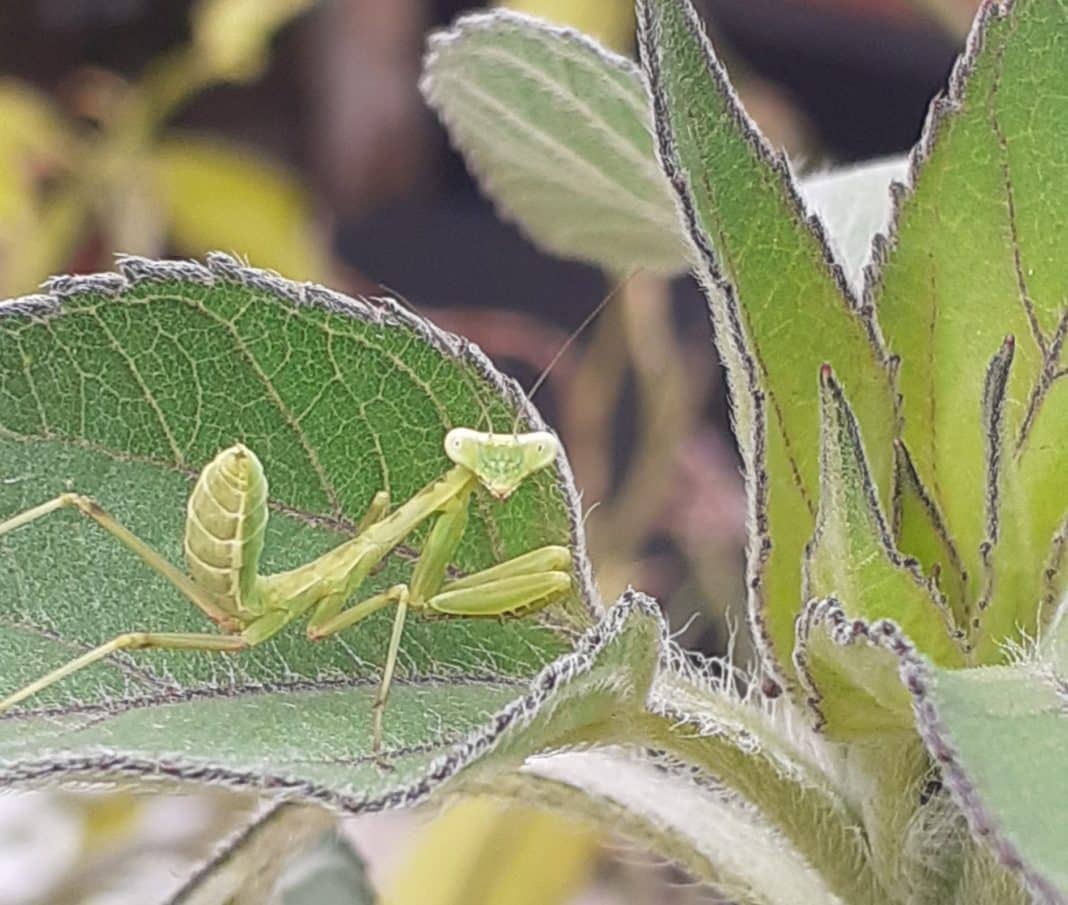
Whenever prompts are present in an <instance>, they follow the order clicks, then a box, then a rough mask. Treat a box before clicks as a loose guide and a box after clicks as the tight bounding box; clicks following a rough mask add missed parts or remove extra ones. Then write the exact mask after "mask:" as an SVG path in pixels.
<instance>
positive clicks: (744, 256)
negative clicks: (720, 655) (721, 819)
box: [638, 0, 896, 671]
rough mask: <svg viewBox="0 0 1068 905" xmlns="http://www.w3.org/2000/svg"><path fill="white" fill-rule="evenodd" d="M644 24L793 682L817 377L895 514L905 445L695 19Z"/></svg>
mask: <svg viewBox="0 0 1068 905" xmlns="http://www.w3.org/2000/svg"><path fill="white" fill-rule="evenodd" d="M638 18H639V26H640V32H639V36H640V43H641V47H642V59H643V65H644V67H645V72H646V75H647V77H648V81H649V85H650V89H651V91H652V94H653V110H654V115H655V120H656V124H655V128H656V137H657V142H658V147H659V153H660V158H661V161H662V164H663V166H664V168H665V170H666V172H667V173H668V176H669V178H670V180H671V182H672V185H673V186H674V188H675V190H676V193H677V195H678V198H679V201H680V204H681V207H682V210H683V213H684V219H685V221H686V225H687V228H688V230H689V234H690V237H691V239H692V241H693V244H694V247H695V249H696V251H697V253H698V258H699V266H698V271H697V273H698V276H699V278H700V279H701V281H702V283H703V285H704V287H705V290H706V293H707V295H708V297H709V302H710V306H711V310H712V319H713V321H714V323H715V328H716V336H717V341H718V344H719V350H720V357H721V359H722V360H723V362H724V363H725V365H726V367H727V370H728V379H729V385H730V389H731V395H732V399H733V404H734V416H735V433H736V435H737V436H738V438H739V443H740V445H741V448H742V455H743V460H744V463H745V469H746V476H747V482H748V485H749V487H748V495H749V500H750V524H751V525H752V526H753V533H752V536H751V538H750V557H749V560H750V561H749V582H750V589H751V600H750V612H751V614H752V615H751V618H752V619H753V621H754V622H755V627H756V629H757V635H758V640H759V642H760V643H761V644H762V645H763V647H764V648H765V652H766V654H768V655H769V656H770V658H771V659H772V662H776V663H777V664H778V667H779V668H780V670H783V671H785V669H786V668H787V667H786V666H785V664H787V663H788V661H789V657H790V651H791V647H792V643H793V630H794V619H795V618H796V616H797V613H798V611H799V609H800V605H801V601H800V597H799V594H798V591H799V587H800V579H801V575H800V562H801V553H802V550H803V548H804V546H805V543H806V541H807V540H808V538H809V536H810V534H811V531H812V525H813V522H814V519H815V515H816V503H817V492H818V491H817V483H818V467H817V460H816V458H817V438H818V414H817V406H816V405H815V402H816V399H815V385H816V381H815V376H816V373H817V371H818V369H819V367H820V365H821V364H822V363H823V362H830V363H832V364H833V365H834V367H835V368H836V369H837V370H838V372H839V373H841V374H842V375H843V380H844V381H845V382H846V384H847V385H848V386H849V388H850V393H851V395H852V396H853V399H854V405H855V407H856V411H857V415H858V418H859V419H860V421H861V425H862V427H863V432H864V436H865V437H866V438H867V442H868V450H869V458H870V464H871V470H872V475H873V479H874V483H875V485H876V487H878V488H879V493H880V496H881V498H882V500H883V503H884V504H886V503H887V502H888V501H889V499H890V491H891V477H892V468H893V461H892V445H891V443H892V440H893V437H894V433H895V430H896V425H895V418H894V415H893V398H892V394H891V389H890V381H889V375H888V371H887V367H886V361H885V360H884V355H883V351H882V349H881V346H880V339H879V336H878V329H877V327H876V326H875V323H874V321H873V320H872V317H871V312H870V311H869V310H865V309H860V308H858V307H857V306H856V304H855V301H854V299H853V298H852V296H851V294H850V291H849V289H848V287H847V285H846V283H845V279H844V277H843V275H842V272H841V269H840V268H839V267H838V265H837V264H835V263H834V261H833V259H832V257H831V255H830V252H829V250H828V248H827V245H826V241H825V238H824V235H823V231H822V228H821V227H820V226H819V224H818V222H817V221H815V220H813V219H811V218H809V217H808V215H807V214H806V212H805V209H804V205H803V204H802V202H801V200H800V197H799V195H798V193H797V190H796V188H795V186H794V184H793V181H792V179H791V176H790V173H789V170H788V167H787V165H786V162H785V160H784V159H783V158H782V157H781V156H780V155H777V154H775V153H774V152H772V151H771V150H770V149H769V147H768V146H767V144H766V143H765V142H764V139H763V138H762V137H761V136H760V134H759V133H758V132H757V131H756V128H755V126H753V124H752V123H751V122H750V121H749V119H748V117H747V116H746V115H745V113H744V112H743V111H742V109H741V108H740V107H739V106H738V103H737V101H736V100H735V98H734V95H733V92H732V91H731V88H730V85H729V83H728V82H727V78H726V75H725V73H724V72H723V70H722V68H721V67H720V65H719V63H718V62H717V60H716V59H715V56H714V55H713V52H712V49H711V47H710V46H709V44H708V41H707V39H706V38H705V35H704V30H703V28H702V26H701V23H700V22H699V21H698V19H697V16H696V14H695V13H694V11H693V9H692V7H691V6H690V4H689V3H688V2H687V0H647V2H643V3H641V4H640V5H639V16H638Z"/></svg>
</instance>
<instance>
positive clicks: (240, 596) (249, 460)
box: [185, 444, 267, 615]
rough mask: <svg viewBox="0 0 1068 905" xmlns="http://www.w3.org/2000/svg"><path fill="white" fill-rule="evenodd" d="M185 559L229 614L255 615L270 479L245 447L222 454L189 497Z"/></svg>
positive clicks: (194, 576)
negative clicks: (258, 571) (268, 481)
mask: <svg viewBox="0 0 1068 905" xmlns="http://www.w3.org/2000/svg"><path fill="white" fill-rule="evenodd" d="M187 512H188V518H187V519H186V527H185V559H186V564H187V565H188V567H189V575H190V576H191V577H192V579H193V581H195V582H196V584H197V586H198V587H200V588H201V589H202V590H203V591H204V592H205V593H207V594H209V595H211V597H212V599H213V600H214V602H215V603H216V604H217V605H218V606H219V608H220V609H223V610H225V611H226V612H228V613H233V614H235V615H236V614H239V613H245V614H247V613H255V612H259V611H260V610H261V609H262V607H261V606H260V602H259V597H260V595H259V594H258V589H257V588H256V583H257V569H258V568H259V562H260V553H261V552H262V550H263V538H264V529H265V528H266V526H267V478H266V476H265V475H264V473H263V466H262V465H260V462H259V459H257V458H256V456H255V455H253V454H252V452H251V451H250V450H248V449H247V448H246V447H244V446H243V445H241V444H237V445H236V446H231V447H230V448H228V449H224V450H223V451H222V452H221V453H219V454H218V455H217V456H216V457H215V458H214V459H212V460H211V462H209V463H208V465H207V467H205V469H204V470H203V471H202V472H201V473H200V477H199V478H198V479H197V482H196V486H194V488H193V492H192V493H191V494H190V496H189V505H188V508H187Z"/></svg>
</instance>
